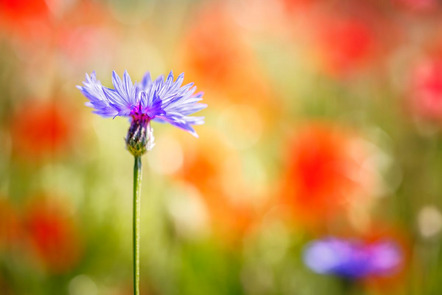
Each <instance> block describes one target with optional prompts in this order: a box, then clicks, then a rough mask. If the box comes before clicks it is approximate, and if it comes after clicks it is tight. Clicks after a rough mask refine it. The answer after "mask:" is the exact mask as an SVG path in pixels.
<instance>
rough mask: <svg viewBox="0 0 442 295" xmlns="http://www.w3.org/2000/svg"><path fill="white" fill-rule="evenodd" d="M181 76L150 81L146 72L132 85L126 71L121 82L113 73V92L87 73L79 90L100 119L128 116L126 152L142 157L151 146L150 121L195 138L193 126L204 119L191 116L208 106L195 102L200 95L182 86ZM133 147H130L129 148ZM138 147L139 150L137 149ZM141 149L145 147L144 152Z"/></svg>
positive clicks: (191, 87)
mask: <svg viewBox="0 0 442 295" xmlns="http://www.w3.org/2000/svg"><path fill="white" fill-rule="evenodd" d="M183 80H184V73H183V74H181V75H179V76H178V78H177V79H176V80H175V81H174V77H173V73H172V72H170V73H169V75H168V76H167V78H166V79H165V78H164V76H160V77H158V78H157V79H156V80H152V79H151V76H150V73H149V72H147V73H146V74H145V76H144V78H143V80H142V81H141V83H136V82H135V83H132V80H131V78H130V77H129V74H128V73H127V71H125V72H124V75H123V79H121V78H120V77H119V76H118V75H117V74H116V73H115V71H114V72H113V73H112V84H113V86H114V89H111V88H107V87H104V86H103V85H101V82H100V81H98V80H97V79H96V77H95V72H93V73H92V74H91V75H90V76H89V75H87V74H86V80H85V81H84V82H83V85H84V86H77V87H78V89H80V90H81V92H82V93H83V94H84V96H86V98H88V99H89V102H87V103H86V105H87V106H89V107H92V108H93V109H94V113H96V114H98V115H100V116H102V117H117V116H121V117H128V118H129V119H130V121H131V127H130V128H129V133H128V136H127V137H126V143H127V145H128V148H129V151H131V152H132V153H134V152H133V150H135V153H139V154H142V153H144V152H145V151H146V150H149V149H150V148H151V147H152V146H153V143H152V138H150V137H149V136H150V135H151V134H152V132H151V130H150V124H149V123H150V121H151V120H154V121H157V122H160V123H170V124H172V125H173V126H176V127H178V128H181V129H183V130H185V131H187V132H189V133H191V134H192V135H194V136H195V137H198V135H197V134H196V132H195V130H194V129H193V127H192V125H201V124H203V123H204V117H192V116H190V115H191V114H193V113H195V112H198V111H200V110H202V109H204V108H205V107H206V106H207V105H205V104H201V103H198V102H199V101H200V100H202V95H203V94H202V93H196V94H195V89H196V87H194V86H193V83H189V84H187V85H184V86H181V85H182V83H183ZM131 145H133V146H131ZM140 146H141V148H140ZM142 146H144V147H145V148H144V149H143V148H142Z"/></svg>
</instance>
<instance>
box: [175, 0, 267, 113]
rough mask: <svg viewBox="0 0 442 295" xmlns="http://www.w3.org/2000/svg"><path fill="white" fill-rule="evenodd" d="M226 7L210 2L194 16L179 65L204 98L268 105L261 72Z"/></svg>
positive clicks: (223, 4)
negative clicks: (199, 89) (197, 83)
mask: <svg viewBox="0 0 442 295" xmlns="http://www.w3.org/2000/svg"><path fill="white" fill-rule="evenodd" d="M226 4H227V3H222V2H219V3H212V4H211V5H207V6H206V7H205V8H204V9H202V10H201V12H200V13H199V14H198V15H197V17H196V18H195V21H194V23H193V24H192V25H191V27H190V29H189V30H188V31H187V32H186V33H185V38H184V40H183V44H182V48H181V49H180V50H179V52H180V54H181V55H180V56H179V58H180V62H182V63H183V67H184V68H185V69H186V74H188V75H189V76H190V77H191V80H197V81H199V83H200V85H201V86H200V88H201V89H204V91H205V92H206V93H207V97H212V99H213V98H219V99H218V102H221V103H222V102H224V101H228V102H236V103H241V102H250V101H252V100H253V103H254V104H257V105H259V104H267V105H269V104H271V103H272V100H271V99H270V97H271V96H270V89H269V86H268V84H267V83H266V81H265V78H264V73H263V72H262V71H261V70H260V67H259V64H258V62H257V60H256V59H255V58H254V53H253V51H252V49H251V47H250V45H249V44H248V43H247V41H246V39H245V34H244V32H243V31H244V30H243V28H242V27H241V26H239V24H237V23H236V22H235V18H234V16H233V15H232V14H231V12H230V11H229V9H230V8H231V7H230V6H229V5H226ZM212 90H213V92H212V93H211V91H212ZM220 94H221V97H220Z"/></svg>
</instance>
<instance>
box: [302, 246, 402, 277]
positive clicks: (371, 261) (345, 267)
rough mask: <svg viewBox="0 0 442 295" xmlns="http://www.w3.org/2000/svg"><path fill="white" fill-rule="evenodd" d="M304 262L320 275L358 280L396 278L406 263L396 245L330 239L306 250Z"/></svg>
mask: <svg viewBox="0 0 442 295" xmlns="http://www.w3.org/2000/svg"><path fill="white" fill-rule="evenodd" d="M304 262H305V264H306V265H307V266H308V267H309V268H310V269H312V270H313V271H314V272H316V273H320V274H334V275H337V276H341V277H345V278H350V279H357V278H365V277H368V276H372V275H375V276H387V275H391V274H393V273H394V272H395V271H397V270H398V268H399V267H400V265H401V263H402V253H401V251H400V249H399V247H398V246H397V245H396V244H395V243H394V242H392V241H378V242H375V243H364V242H362V241H357V240H344V239H338V238H327V239H323V240H318V241H314V242H312V243H310V244H309V245H308V246H307V247H306V250H305V252H304Z"/></svg>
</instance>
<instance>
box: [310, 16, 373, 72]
mask: <svg viewBox="0 0 442 295" xmlns="http://www.w3.org/2000/svg"><path fill="white" fill-rule="evenodd" d="M316 42H317V46H318V51H319V54H320V58H321V59H322V60H321V62H322V63H323V66H324V67H325V70H326V71H327V72H330V73H332V74H341V73H347V72H349V71H350V72H351V71H352V70H353V69H354V68H359V67H363V66H365V65H367V63H369V62H370V60H371V58H373V56H374V54H375V50H376V49H375V46H376V36H375V33H374V32H373V29H372V27H371V26H370V24H368V23H366V22H364V21H363V20H361V19H358V18H352V17H343V18H340V17H328V18H327V17H326V18H323V19H322V21H320V24H319V28H318V33H317V40H316Z"/></svg>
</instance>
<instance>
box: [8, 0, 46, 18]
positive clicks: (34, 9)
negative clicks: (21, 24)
mask: <svg viewBox="0 0 442 295" xmlns="http://www.w3.org/2000/svg"><path fill="white" fill-rule="evenodd" d="M48 10H49V9H48V6H47V3H46V1H45V0H2V1H0V11H1V15H2V16H3V17H7V18H8V20H9V21H14V20H15V21H17V20H24V19H27V18H31V17H36V16H43V15H46V14H47V13H48Z"/></svg>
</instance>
